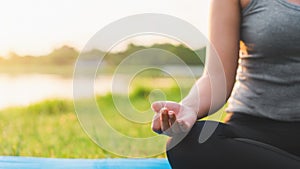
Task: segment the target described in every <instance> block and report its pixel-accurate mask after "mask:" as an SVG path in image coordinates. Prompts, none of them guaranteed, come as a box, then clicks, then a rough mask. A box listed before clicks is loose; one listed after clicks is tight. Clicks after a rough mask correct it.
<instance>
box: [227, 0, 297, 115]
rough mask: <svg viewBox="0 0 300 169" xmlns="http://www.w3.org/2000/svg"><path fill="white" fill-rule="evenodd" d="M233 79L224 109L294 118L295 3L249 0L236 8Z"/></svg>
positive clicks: (295, 69)
mask: <svg viewBox="0 0 300 169" xmlns="http://www.w3.org/2000/svg"><path fill="white" fill-rule="evenodd" d="M241 40H242V41H243V42H244V44H245V47H246V50H244V51H242V50H241V52H240V58H239V67H238V70H237V76H236V83H235V85H234V88H233V92H232V94H231V97H230V98H229V100H228V108H227V111H229V112H241V113H246V114H250V115H255V116H259V117H267V118H271V119H275V120H281V121H300V5H296V4H292V3H290V2H288V0H252V1H251V2H250V4H249V5H248V6H247V7H246V8H245V9H244V10H243V11H242V23H241Z"/></svg>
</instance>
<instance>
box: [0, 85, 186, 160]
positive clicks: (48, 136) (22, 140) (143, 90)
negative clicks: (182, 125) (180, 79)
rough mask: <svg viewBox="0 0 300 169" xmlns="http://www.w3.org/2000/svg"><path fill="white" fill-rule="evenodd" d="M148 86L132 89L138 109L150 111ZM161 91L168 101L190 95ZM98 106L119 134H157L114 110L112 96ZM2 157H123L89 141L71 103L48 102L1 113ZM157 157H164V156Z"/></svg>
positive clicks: (136, 151) (137, 149)
mask: <svg viewBox="0 0 300 169" xmlns="http://www.w3.org/2000/svg"><path fill="white" fill-rule="evenodd" d="M140 82H143V81H140ZM137 85H138V84H137ZM149 86H150V85H148V87H147V86H139V87H136V88H135V89H134V90H132V93H131V95H130V97H129V99H130V101H131V103H132V105H133V106H134V107H135V108H136V109H141V110H144V109H149V107H150V102H149V94H150V93H151V90H152V89H151V87H149ZM171 86H173V85H171ZM161 90H162V91H163V92H164V93H165V95H166V99H167V100H173V101H179V100H180V99H181V94H184V95H186V94H187V92H188V88H186V89H184V90H183V91H182V93H180V90H179V89H178V87H176V86H175V87H174V86H173V87H162V88H161ZM150 95H151V94H150ZM120 97H122V96H120ZM158 99H159V97H158ZM97 103H98V105H99V108H100V109H101V112H102V113H103V115H104V117H105V119H106V121H107V122H108V123H110V124H111V126H112V127H113V128H115V129H116V130H118V131H119V132H121V133H123V134H125V135H128V136H131V137H142V138H143V137H149V136H150V137H151V136H155V135H156V134H155V133H153V132H152V131H151V130H150V123H148V124H143V125H141V124H137V123H132V122H130V121H128V120H126V119H124V118H123V117H122V116H121V115H120V114H119V113H118V111H117V110H116V109H115V108H114V102H113V100H112V97H111V94H107V95H105V96H98V97H97ZM125 107H126V106H125ZM108 134H109V133H108ZM115 141H116V142H118V140H115ZM116 145H117V144H116ZM150 149H153V147H151V146H148V145H143V146H138V147H128V151H134V154H136V155H137V156H144V155H145V153H146V151H147V150H150ZM125 151H126V149H125ZM0 155H9V156H39V157H57V158H107V157H110V158H114V157H120V156H118V155H115V154H113V153H110V152H109V151H106V150H103V149H101V148H100V147H99V146H98V145H97V144H95V143H94V142H93V141H92V140H91V139H89V137H88V136H87V135H86V133H85V132H84V131H83V129H82V128H81V126H80V124H79V122H78V119H77V116H76V113H75V111H74V105H73V102H72V101H71V100H46V101H42V102H40V103H35V104H32V105H29V106H27V107H13V108H7V109H4V110H1V111H0ZM154 157H165V154H164V153H162V154H158V155H155V156H154Z"/></svg>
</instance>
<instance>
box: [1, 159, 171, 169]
mask: <svg viewBox="0 0 300 169" xmlns="http://www.w3.org/2000/svg"><path fill="white" fill-rule="evenodd" d="M0 169H171V167H170V165H169V163H168V161H167V160H166V159H152V158H151V159H96V160H94V159H57V158H36V157H11V156H2V157H0Z"/></svg>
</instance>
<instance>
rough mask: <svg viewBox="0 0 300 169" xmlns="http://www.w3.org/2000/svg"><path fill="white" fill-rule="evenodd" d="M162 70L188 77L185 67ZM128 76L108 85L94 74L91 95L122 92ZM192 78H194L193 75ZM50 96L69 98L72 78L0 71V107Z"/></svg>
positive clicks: (106, 79) (109, 79)
mask: <svg viewBox="0 0 300 169" xmlns="http://www.w3.org/2000/svg"><path fill="white" fill-rule="evenodd" d="M164 70H165V71H166V72H171V76H172V75H175V76H181V77H190V75H191V73H188V72H187V71H186V69H183V68H182V67H178V66H166V67H165V68H164ZM191 70H192V72H194V74H196V75H197V76H200V75H201V73H202V71H203V69H202V68H199V67H193V68H192V69H191ZM128 78H130V77H129V76H128V75H118V78H116V79H117V80H116V81H114V85H112V82H113V77H112V76H103V75H101V76H98V77H97V78H96V79H95V88H94V91H95V94H105V93H107V92H110V91H111V88H112V86H113V88H114V89H113V90H114V91H113V92H114V93H124V91H125V92H127V89H128ZM190 78H191V77H190ZM193 78H194V77H193ZM51 98H67V99H72V98H73V79H72V78H70V77H69V78H65V77H61V76H59V75H49V74H23V75H8V74H0V109H3V108H5V107H9V106H25V105H29V104H31V103H34V102H38V101H41V100H45V99H51Z"/></svg>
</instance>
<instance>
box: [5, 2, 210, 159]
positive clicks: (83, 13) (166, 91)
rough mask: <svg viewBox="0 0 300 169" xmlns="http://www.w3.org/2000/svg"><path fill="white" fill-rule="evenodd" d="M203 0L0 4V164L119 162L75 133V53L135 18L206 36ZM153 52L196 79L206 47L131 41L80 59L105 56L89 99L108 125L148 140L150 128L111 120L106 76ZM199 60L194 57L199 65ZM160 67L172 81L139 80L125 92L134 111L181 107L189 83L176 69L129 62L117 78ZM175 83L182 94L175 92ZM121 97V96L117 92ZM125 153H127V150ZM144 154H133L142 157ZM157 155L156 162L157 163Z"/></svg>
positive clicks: (146, 76)
mask: <svg viewBox="0 0 300 169" xmlns="http://www.w3.org/2000/svg"><path fill="white" fill-rule="evenodd" d="M208 11H209V0H201V1H199V0H186V1H182V0H164V1H159V0H151V1H150V0H143V1H140V0H127V1H121V0H23V1H18V0H10V1H1V2H0V22H1V27H0V156H3V155H4V156H7V155H9V156H36V157H58V158H106V157H118V156H117V155H114V154H113V153H110V152H107V151H105V150H103V149H101V148H100V147H99V146H97V145H96V144H95V143H94V142H93V141H91V140H90V139H89V137H88V136H87V135H86V134H85V133H84V131H83V130H82V129H81V127H80V124H79V122H78V120H77V117H76V113H75V111H74V105H73V101H72V85H73V84H72V82H73V71H74V66H75V63H76V59H77V58H78V56H79V54H80V52H81V49H83V47H84V45H85V44H86V43H87V42H88V40H89V39H90V38H91V37H92V36H93V35H94V34H95V33H96V32H97V31H99V30H100V29H101V28H103V27H104V26H106V25H107V24H109V23H111V22H114V21H116V20H118V19H120V18H123V17H126V16H130V15H134V14H140V13H162V14H168V15H172V16H175V17H178V18H180V19H183V20H185V21H187V22H189V23H190V24H192V25H193V26H195V27H197V28H198V29H199V30H200V31H201V32H203V34H204V35H207V21H208ZM149 48H158V49H162V50H166V51H169V52H172V53H173V54H175V55H176V56H178V57H179V58H181V59H182V60H183V61H184V62H185V63H186V65H187V66H189V68H191V70H192V71H193V72H194V73H195V75H196V76H197V77H199V76H200V75H201V73H202V70H203V65H204V62H205V45H203V44H199V46H198V47H196V48H194V49H192V48H189V47H187V46H186V45H185V44H182V43H180V42H178V41H176V40H174V39H171V38H168V37H163V36H158V35H144V36H142V35H141V36H136V37H132V38H129V39H126V40H125V41H123V42H121V43H119V44H117V45H116V46H114V47H113V48H112V50H111V51H103V50H102V49H100V48H95V49H91V50H90V51H85V52H83V53H81V57H83V58H84V59H86V60H87V61H88V62H94V61H95V60H96V59H97V56H98V55H99V54H103V53H105V54H106V56H105V58H104V63H105V64H103V65H102V67H101V72H98V73H97V76H96V78H95V84H96V86H97V87H96V88H95V92H96V95H97V96H96V99H97V102H98V103H99V105H101V109H102V112H103V113H104V115H105V118H106V119H107V121H109V122H110V123H111V125H112V126H113V127H114V128H116V129H118V130H119V131H120V132H122V133H124V134H125V135H127V134H128V135H130V136H133V137H149V136H153V135H155V134H154V133H153V132H152V131H151V130H150V123H149V124H146V125H143V126H139V125H138V124H135V123H130V122H128V121H127V120H126V119H122V117H121V116H116V115H115V113H116V112H117V110H116V109H115V108H113V107H114V106H113V104H114V103H113V100H112V97H111V93H110V88H111V85H112V84H111V83H112V75H113V73H114V71H115V69H116V67H117V66H118V65H119V64H120V63H121V62H122V60H124V59H125V58H126V57H127V56H129V55H131V54H133V53H134V52H137V51H139V50H143V49H149ZM198 56H200V57H198ZM159 62H160V63H161V62H163V63H166V66H165V69H166V70H170V71H173V72H176V73H175V74H174V76H176V78H174V77H171V76H169V75H167V74H165V73H164V72H161V71H158V70H149V71H145V72H141V73H139V74H138V75H137V76H136V77H134V79H133V80H132V81H131V83H130V84H125V85H127V86H129V88H130V91H131V92H130V96H129V98H130V100H131V102H132V103H133V104H134V106H135V107H137V108H138V109H140V110H141V111H143V110H146V109H149V108H150V104H151V101H154V100H159V99H167V100H173V101H180V99H181V98H182V97H184V95H186V94H187V93H188V91H189V88H190V87H191V86H192V84H193V83H194V81H195V78H194V77H189V76H187V75H186V74H185V73H184V72H182V71H181V70H182V69H181V65H177V64H176V63H172V62H168V61H167V60H165V59H164V57H162V59H161V60H155V61H153V59H152V58H151V57H146V59H143V60H136V62H133V63H131V64H130V66H128V67H127V68H126V69H124V71H123V72H121V74H122V75H124V76H126V74H128V73H132V71H133V70H137V69H138V66H139V65H141V64H143V63H159ZM178 81H179V82H184V83H182V84H183V85H182V86H179V85H178ZM119 94H120V97H121V95H122V93H121V92H120V93H119ZM129 148H130V147H129ZM147 148H151V147H137V148H136V150H135V151H136V154H140V155H141V156H143V155H144V154H145V151H146V150H147ZM164 156H165V154H164V153H162V154H159V155H157V156H156V157H164Z"/></svg>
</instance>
